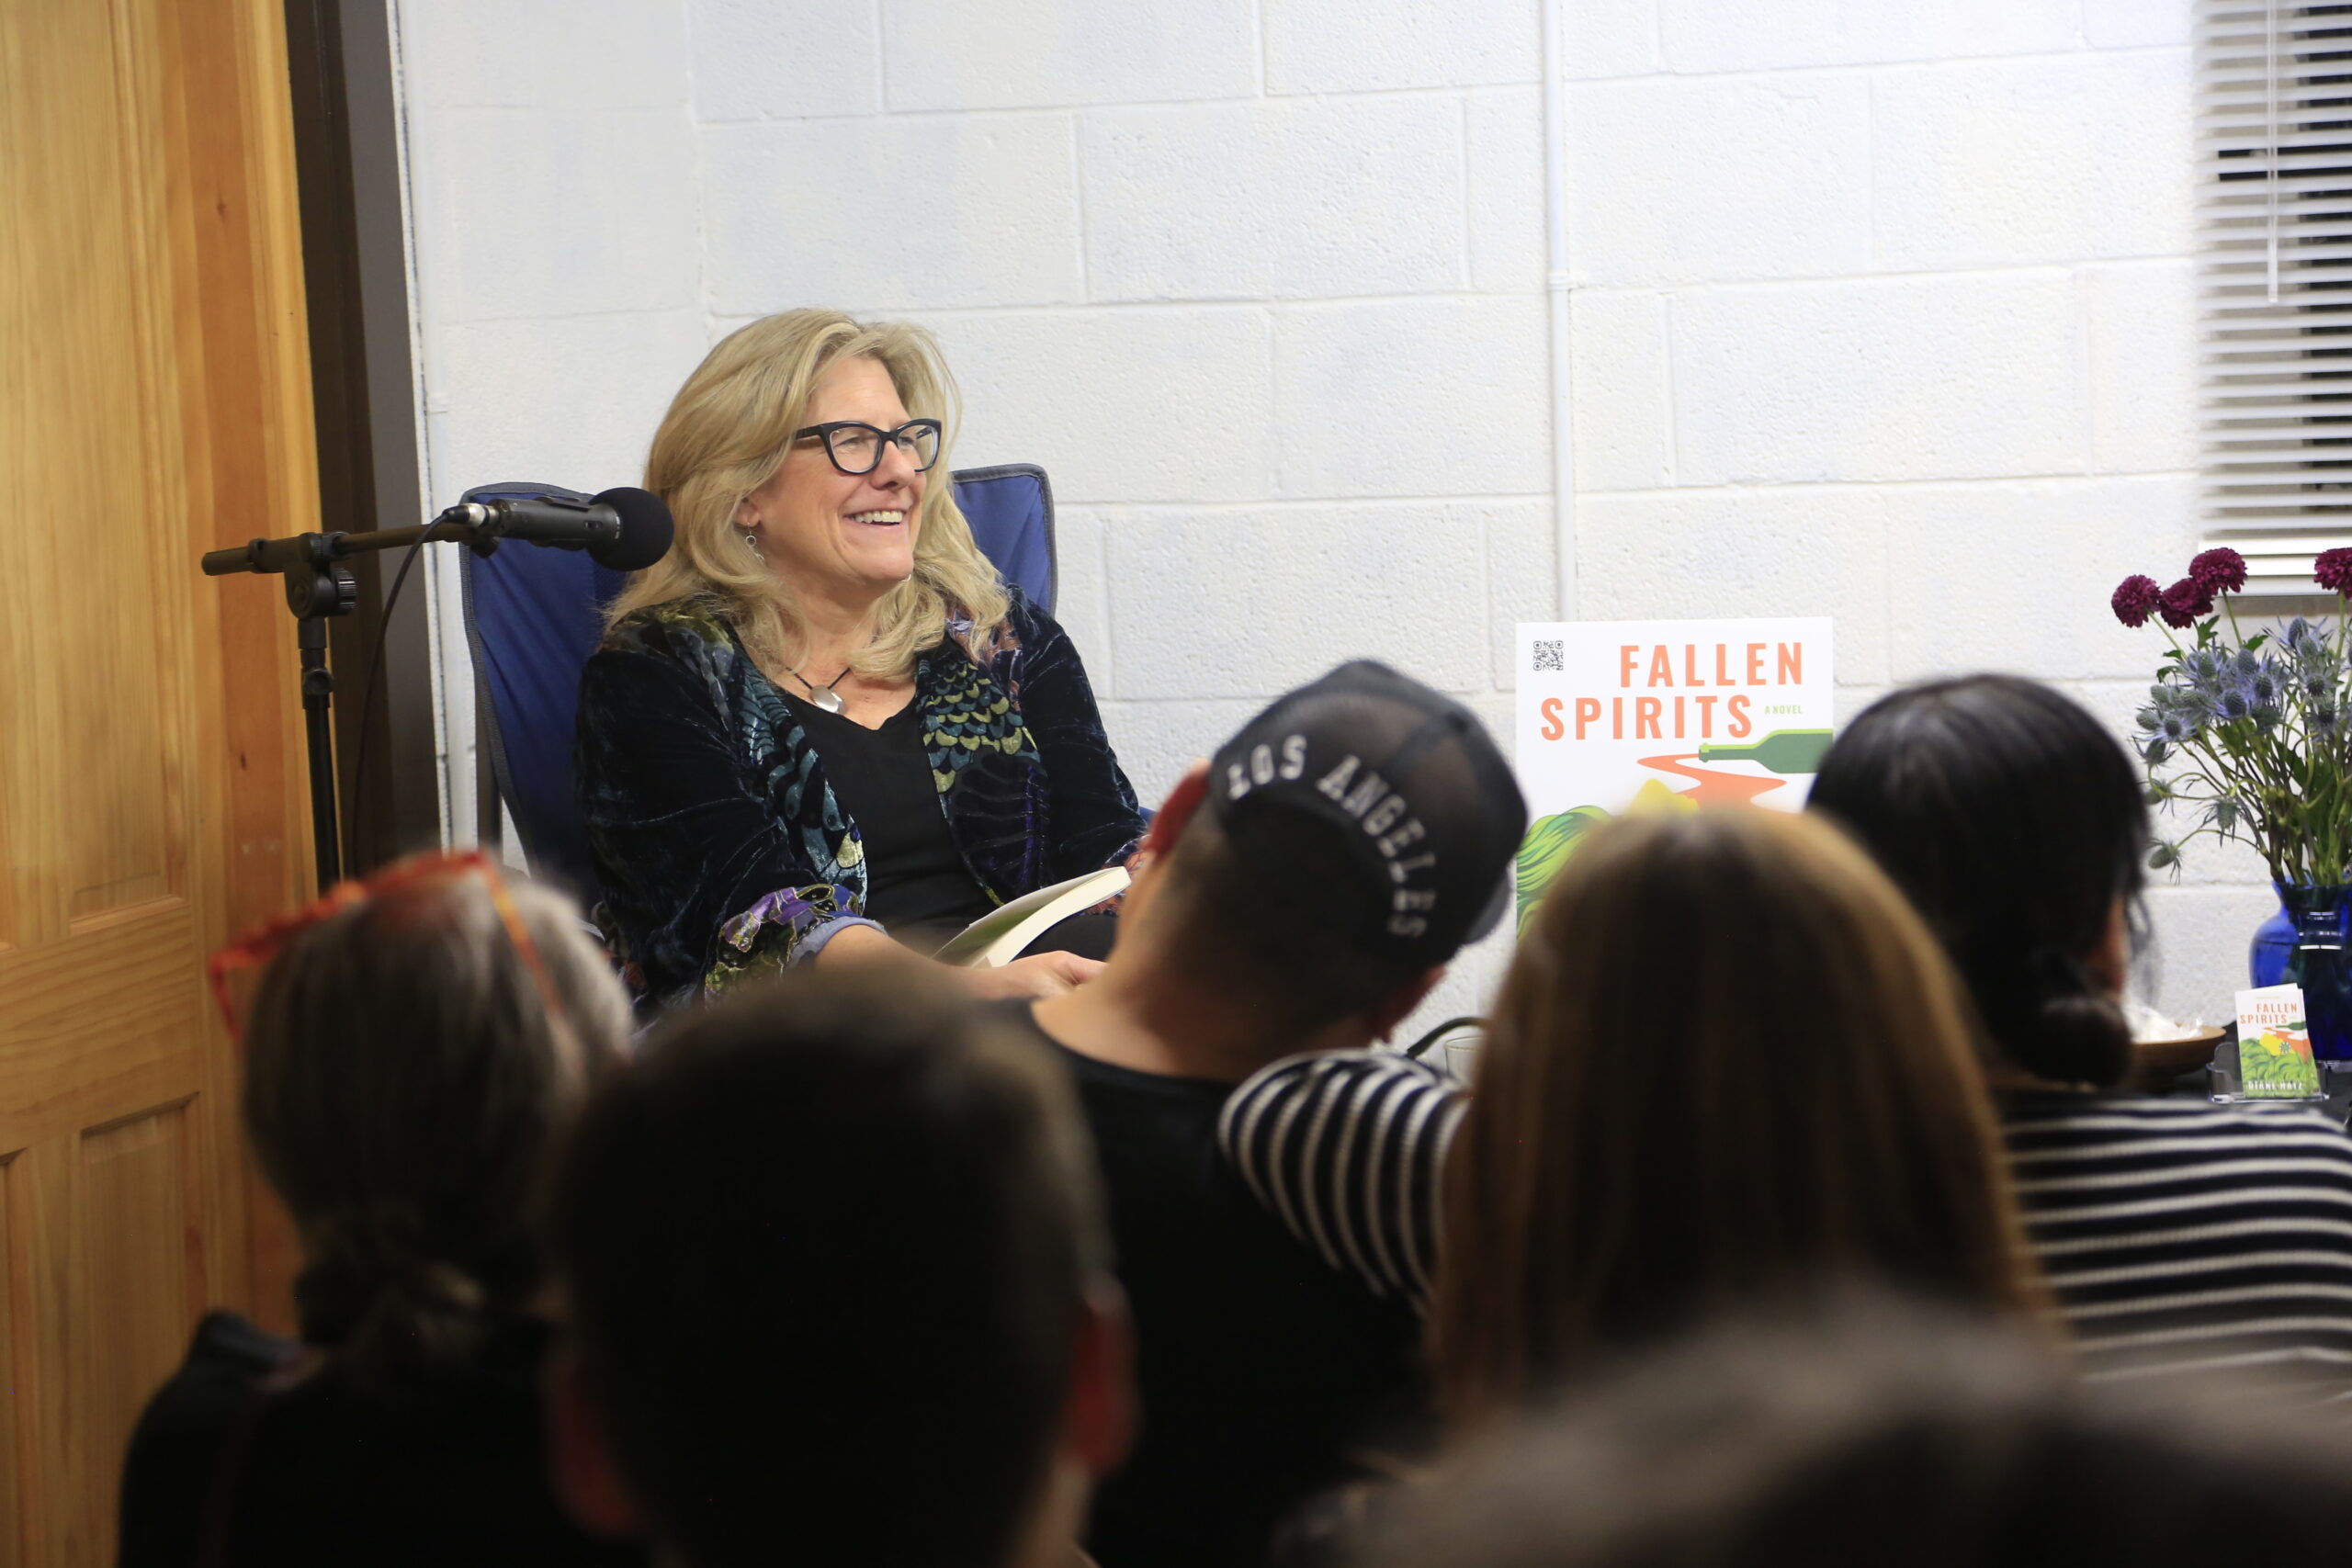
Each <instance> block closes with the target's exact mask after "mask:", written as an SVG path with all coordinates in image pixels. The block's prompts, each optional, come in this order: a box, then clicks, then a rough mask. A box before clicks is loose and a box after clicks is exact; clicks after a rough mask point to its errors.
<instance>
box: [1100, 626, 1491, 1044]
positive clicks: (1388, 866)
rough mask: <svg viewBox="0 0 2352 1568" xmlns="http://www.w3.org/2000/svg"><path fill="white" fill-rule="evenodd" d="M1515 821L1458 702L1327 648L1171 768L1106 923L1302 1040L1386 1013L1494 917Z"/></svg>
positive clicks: (1278, 1032) (1405, 1005)
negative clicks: (1142, 858)
mask: <svg viewBox="0 0 2352 1568" xmlns="http://www.w3.org/2000/svg"><path fill="white" fill-rule="evenodd" d="M1526 829H1527V807H1526V805H1525V803H1524V802H1523V801H1522V800H1521V798H1520V794H1519V786H1518V784H1516V783H1515V782H1514V781H1513V779H1512V777H1511V772H1510V766H1509V764H1508V763H1506V762H1505V761H1503V758H1502V754H1501V752H1499V751H1498V750H1496V748H1495V744H1494V741H1493V740H1492V739H1490V738H1489V737H1488V736H1487V729H1486V727H1485V726H1484V725H1483V724H1481V723H1480V722H1479V720H1478V717H1477V716H1476V714H1473V713H1472V712H1470V710H1469V709H1467V708H1465V707H1464V706H1463V705H1461V704H1459V703H1457V702H1455V701H1453V699H1452V698H1450V697H1447V696H1444V695H1442V694H1440V693H1438V692H1435V691H1432V690H1431V689H1430V688H1429V687H1427V686H1424V685H1422V684H1421V683H1420V682H1418V681H1415V680H1413V679H1411V678H1410V677H1408V676H1406V675H1401V674H1399V673H1397V671H1394V670H1391V669H1389V668H1388V667H1387V666H1385V665H1383V664H1375V663H1373V662H1370V661H1368V660H1359V661H1357V662H1354V663H1350V664H1343V665H1341V666H1340V667H1339V668H1338V669H1336V670H1333V671H1330V673H1329V674H1327V675H1325V676H1324V677H1323V678H1322V679H1320V680H1318V681H1316V682H1312V683H1310V684H1308V685H1305V686H1301V687H1299V688H1298V689H1297V690H1295V691H1293V692H1291V693H1289V694H1286V695H1284V696H1282V697H1279V698H1277V699H1276V700H1275V701H1274V703H1273V704H1272V706H1270V707H1268V708H1267V709H1266V710H1265V711H1264V712H1262V713H1261V714H1259V715H1258V716H1257V717H1255V718H1253V719H1251V720H1250V722H1249V723H1248V724H1246V725H1244V726H1243V727H1242V728H1241V729H1240V731H1239V732H1238V734H1236V735H1235V736H1234V737H1233V738H1232V739H1229V740H1227V742H1226V743H1225V744H1224V745H1223V746H1222V747H1220V748H1219V749H1218V750H1217V753H1216V757H1215V759H1214V760H1213V761H1211V762H1210V763H1209V764H1208V766H1207V767H1206V769H1205V770H1199V769H1196V770H1195V771H1194V772H1193V773H1192V774H1190V775H1188V776H1187V778H1186V779H1185V781H1184V782H1183V783H1182V784H1180V785H1179V786H1178V787H1177V790H1176V792H1175V793H1174V795H1172V796H1171V797H1170V800H1169V802H1168V804H1167V806H1166V807H1163V809H1162V810H1161V812H1160V813H1159V816H1158V817H1156V818H1154V819H1153V824H1152V838H1151V840H1149V847H1150V848H1151V849H1152V850H1153V851H1154V854H1153V856H1152V857H1151V860H1150V861H1149V862H1148V863H1147V870H1146V871H1145V872H1143V873H1141V874H1139V875H1138V882H1139V886H1138V888H1137V890H1136V894H1135V895H1131V896H1130V898H1129V904H1128V909H1127V913H1126V917H1125V923H1126V924H1127V925H1128V928H1129V935H1130V936H1134V935H1137V934H1140V935H1142V936H1143V938H1144V941H1145V942H1146V943H1147V944H1148V946H1149V948H1150V950H1151V951H1152V953H1154V955H1155V961H1156V962H1159V963H1162V964H1167V965H1168V966H1170V968H1171V969H1173V970H1175V971H1177V972H1179V973H1181V974H1182V975H1183V976H1187V977H1190V978H1193V979H1195V980H1197V981H1198V982H1200V983H1201V984H1202V985H1203V986H1205V987H1216V989H1217V990H1218V991H1220V992H1222V993H1225V994H1228V995H1233V996H1238V997H1240V998H1246V999H1247V1000H1248V1002H1249V1004H1250V1007H1251V1008H1252V1010H1253V1011H1254V1012H1255V1013H1256V1015H1257V1016H1258V1017H1260V1018H1261V1020H1262V1021H1264V1022H1265V1024H1266V1026H1267V1032H1268V1033H1269V1035H1270V1036H1274V1037H1283V1038H1288V1039H1291V1040H1293V1041H1295V1042H1296V1043H1297V1044H1304V1043H1306V1036H1308V1035H1310V1034H1312V1033H1313V1032H1315V1031H1317V1029H1319V1028H1321V1027H1323V1026H1326V1025H1329V1024H1330V1023H1332V1022H1334V1021H1339V1020H1342V1019H1346V1018H1350V1017H1353V1016H1358V1015H1363V1016H1365V1017H1366V1018H1368V1019H1369V1020H1370V1021H1372V1022H1373V1023H1374V1029H1373V1030H1372V1032H1374V1033H1380V1032H1385V1030H1386V1028H1388V1027H1390V1026H1393V1025H1394V1024H1395V1022H1396V1021H1397V1020H1398V1019H1399V1018H1401V1017H1402V1016H1403V1015H1404V1013H1405V1012H1406V1011H1408V1010H1410V1008H1411V1006H1412V1004H1413V1002H1414V1001H1416V1000H1418V999H1419V997H1420V995H1421V994H1422V992H1423V991H1424V990H1425V989H1426V988H1427V985H1428V983H1429V982H1430V980H1432V979H1433V978H1434V977H1435V976H1436V975H1437V974H1439V973H1441V972H1442V966H1443V965H1444V964H1445V963H1446V961H1447V960H1449V959H1451V958H1452V957H1453V954H1454V953H1455V952H1456V951H1457V950H1458V949H1459V948H1461V946H1462V945H1463V944H1464V942H1472V941H1475V940H1476V939H1477V938H1478V937H1481V936H1484V935H1486V934H1487V932H1488V931H1491V930H1493V929H1494V927H1495V925H1496V923H1497V922H1498V920H1499V919H1501V917H1502V915H1503V913H1504V912H1505V910H1506V909H1507V908H1508V907H1509V901H1510V886H1509V882H1508V874H1509V872H1510V863H1511V856H1512V855H1513V854H1514V853H1516V852H1517V851H1518V848H1519V841H1520V839H1521V836H1522V835H1523V834H1524V833H1525V831H1526ZM1123 940H1125V939H1124V938H1123ZM1292 1048H1294V1049H1295V1048H1296V1045H1294V1046H1293V1047H1292Z"/></svg>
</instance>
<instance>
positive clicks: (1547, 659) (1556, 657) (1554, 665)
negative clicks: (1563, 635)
mask: <svg viewBox="0 0 2352 1568" xmlns="http://www.w3.org/2000/svg"><path fill="white" fill-rule="evenodd" d="M1563 669H1566V661H1565V660H1562V659H1561V657H1560V645H1559V644H1558V643H1557V642H1544V641H1541V640H1539V641H1538V642H1537V643H1536V644H1535V672H1536V673H1537V674H1538V675H1541V674H1544V672H1545V671H1551V672H1552V673H1554V674H1557V673H1558V672H1559V671H1562V670H1563Z"/></svg>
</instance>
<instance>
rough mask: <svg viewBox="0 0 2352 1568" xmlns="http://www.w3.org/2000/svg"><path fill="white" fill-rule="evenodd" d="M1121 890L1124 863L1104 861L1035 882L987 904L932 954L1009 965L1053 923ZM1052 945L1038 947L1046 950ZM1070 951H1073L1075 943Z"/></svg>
mask: <svg viewBox="0 0 2352 1568" xmlns="http://www.w3.org/2000/svg"><path fill="white" fill-rule="evenodd" d="M1126 890H1127V868H1126V867H1125V866H1123V865H1111V866H1105V867H1103V869H1102V870H1101V871H1090V872H1088V873H1087V874H1085V875H1083V876H1073V877H1071V878H1070V879H1069V881H1068V882H1057V883H1055V884H1054V885H1053V886H1050V887H1040V888H1038V889H1037V890H1036V891H1035V892H1034V893H1024V894H1023V895H1022V896H1021V897H1018V898H1014V899H1012V900H1011V901H1010V902H1007V903H1004V904H1001V905H999V906H998V907H997V908H993V909H990V910H989V912H988V913H987V914H985V915H982V916H981V917H980V918H979V919H977V920H974V921H973V922H972V923H971V924H970V925H968V926H966V927H965V928H964V929H963V930H962V931H959V932H957V933H956V935H955V936H953V937H950V938H949V939H948V940H947V942H946V943H945V945H944V946H942V947H941V948H940V949H939V951H938V952H937V953H933V955H932V956H933V957H934V958H936V959H938V960H939V962H940V963H942V964H961V965H966V966H968V967H973V968H989V967H993V966H994V965H996V964H1010V963H1012V961H1013V960H1014V959H1015V958H1018V957H1020V956H1021V955H1022V954H1023V953H1025V952H1027V951H1029V948H1030V944H1031V943H1032V942H1036V941H1038V939H1040V938H1041V937H1043V936H1045V934H1046V932H1047V931H1050V930H1051V929H1052V928H1054V927H1056V926H1057V925H1060V924H1061V923H1062V922H1063V921H1064V920H1067V919H1070V918H1071V917H1072V916H1076V915H1082V914H1084V913H1085V912H1086V911H1088V910H1089V909H1091V908H1094V907H1095V906H1096V905H1097V904H1101V903H1103V902H1105V901H1106V900H1109V899H1112V898H1115V897H1118V896H1119V895H1120V894H1122V893H1124V892H1125V891H1126ZM1053 945H1054V944H1048V946H1047V947H1041V948H1039V949H1038V950H1037V951H1039V952H1045V951H1048V950H1049V949H1050V948H1051V947H1052V946H1053ZM1071 950H1072V951H1076V949H1075V947H1074V946H1073V947H1072V949H1071ZM1098 956H1099V955H1098Z"/></svg>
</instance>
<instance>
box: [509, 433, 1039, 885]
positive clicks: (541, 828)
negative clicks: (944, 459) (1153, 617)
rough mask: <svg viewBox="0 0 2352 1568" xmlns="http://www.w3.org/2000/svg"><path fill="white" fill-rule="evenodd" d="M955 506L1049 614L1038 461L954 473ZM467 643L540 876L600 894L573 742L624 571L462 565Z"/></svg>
mask: <svg viewBox="0 0 2352 1568" xmlns="http://www.w3.org/2000/svg"><path fill="white" fill-rule="evenodd" d="M949 478H950V479H951V481H952V482H953V483H954V484H955V486H956V505H957V506H959V507H961V508H962V509H963V513H964V516H965V517H966V519H967V520H968V521H969V522H970V524H971V525H972V536H973V537H974V538H975V539H976V540H978V543H979V547H980V551H981V553H982V554H983V555H986V556H987V557H988V558H989V560H990V561H991V562H993V563H994V564H995V566H996V569H997V575H998V576H999V577H1001V578H1002V579H1003V580H1004V581H1006V582H1008V583H1012V584H1015V585H1017V586H1018V587H1019V588H1020V589H1021V590H1022V592H1024V593H1026V594H1027V595H1028V596H1029V598H1030V599H1031V600H1032V601H1034V602H1035V604H1039V605H1041V606H1043V607H1044V608H1045V610H1046V613H1047V614H1049V615H1050V614H1051V613H1052V612H1053V607H1054V586H1055V556H1054V491H1053V487H1052V486H1051V485H1050V484H1048V483H1047V482H1046V471H1045V470H1044V469H1043V468H1038V467H1037V466H1036V465H1035V464H1033V463H1001V464H998V465H997V466H995V467H993V468H964V469H959V470H957V471H956V473H954V474H952V475H950V476H949ZM531 496H541V497H544V496H559V497H571V498H573V499H576V500H580V501H586V500H587V499H588V497H587V496H586V495H584V494H582V493H581V492H580V491H571V490H565V489H563V488H562V487H560V486H559V485H543V484H527V483H521V482H510V483H506V484H494V485H483V486H481V488H479V489H476V490H469V491H467V492H466V495H465V499H466V500H468V501H497V500H501V499H510V498H515V497H531ZM463 559H464V570H463V580H464V583H465V616H466V641H467V643H468V645H469V647H471V648H472V649H473V656H474V678H475V687H476V706H477V709H478V710H479V712H480V714H481V738H482V743H483V745H484V747H485V748H486V749H487V750H488V751H489V753H490V773H491V778H492V782H493V783H494V784H495V786H496V788H497V791H498V798H499V799H500V800H502V801H503V802H504V803H505V805H506V810H507V814H508V815H509V816H510V817H512V818H514V821H515V831H516V832H517V833H518V834H519V835H520V836H521V838H522V840H523V853H524V856H525V858H526V859H527V860H528V861H529V862H530V866H531V872H532V874H533V875H535V876H537V877H540V878H542V879H544V880H547V881H551V882H555V883H558V884H560V885H561V886H566V887H569V888H571V890H573V891H574V892H577V893H581V894H583V895H593V892H594V887H595V885H596V882H595V868H594V861H593V860H592V859H591V858H590V856H589V852H588V831H587V828H586V825H585V824H584V823H582V821H581V819H580V802H579V799H578V797H577V795H575V794H574V793H573V791H572V785H571V734H572V727H573V723H574V720H575V718H576V717H577V716H578V713H579V708H580V671H581V669H582V667H583V666H584V665H586V664H587V662H588V656H589V655H590V654H592V653H594V652H595V651H596V644H597V641H598V639H599V638H600V637H602V636H603V634H604V613H605V605H607V604H611V603H612V600H613V596H614V595H615V594H616V593H618V592H620V590H621V584H622V582H623V581H625V579H624V576H623V574H622V573H620V572H617V571H614V570H610V569H608V568H605V567H601V566H598V565H597V564H596V563H595V562H594V561H593V560H591V559H589V558H588V557H587V555H586V554H585V553H584V552H582V551H578V550H550V549H534V548H530V547H526V546H522V545H509V546H507V547H505V548H503V549H501V550H499V551H497V552H496V553H495V554H493V555H489V556H477V555H475V554H473V553H472V552H471V551H468V552H466V554H465V556H464V558H463Z"/></svg>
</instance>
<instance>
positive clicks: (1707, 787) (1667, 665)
mask: <svg viewBox="0 0 2352 1568" xmlns="http://www.w3.org/2000/svg"><path fill="white" fill-rule="evenodd" d="M1831 659H1832V649H1831V638H1830V623H1829V622H1828V621H1827V620H1826V619H1821V618H1802V619H1799V618H1778V619H1756V620H1728V621H1561V622H1522V623H1521V625H1520V627H1519V704H1518V714H1517V722H1516V726H1515V729H1516V742H1517V744H1516V750H1517V754H1518V766H1519V783H1520V788H1521V790H1522V791H1524V792H1525V794H1526V795H1527V810H1528V818H1529V828H1528V833H1527V839H1526V841H1525V842H1524V843H1523V844H1522V845H1521V848H1520V854H1519V918H1520V923H1521V925H1522V926H1524V925H1525V923H1526V920H1527V917H1528V914H1529V912H1530V911H1531V910H1532V908H1534V906H1535V901H1536V899H1537V898H1539V897H1541V896H1542V894H1543V891H1544V886H1546V885H1547V884H1548V883H1549V882H1550V881H1551V879H1552V876H1553V874H1555V872H1557V871H1558V870H1559V868H1560V865H1561V863H1562V862H1564V861H1565V860H1566V857H1567V854H1568V852H1569V850H1570V849H1571V848H1572V847H1573V846H1574V844H1575V842H1576V840H1577V837H1578V836H1579V835H1580V834H1582V833H1583V832H1584V831H1585V830H1586V829H1589V828H1590V827H1591V826H1592V825H1593V824H1594V823H1595V822H1600V821H1605V820H1607V819H1608V818H1611V817H1613V816H1616V815H1617V814H1619V813H1620V812H1623V811H1628V810H1634V809H1641V808H1648V807H1659V808H1663V809H1668V810H1683V811H1691V810H1696V809H1697V808H1699V807H1702V806H1715V805H1756V806H1763V807H1773V808H1776V809H1779V810H1784V811H1794V810H1796V809H1797V808H1798V807H1802V806H1803V805H1804V797H1805V795H1806V792H1807V791H1808V790H1810V789H1811V787H1812V785H1813V774H1814V773H1815V770H1816V769H1818V768H1819V767H1820V765H1821V757H1822V753H1823V752H1825V751H1826V750H1828V749H1829V738H1830V733H1831V728H1832V727H1833V725H1834V723H1835V721H1836V716H1837V695H1838V686H1837V679H1836V672H1835V670H1834V668H1833V665H1832V662H1831Z"/></svg>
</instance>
